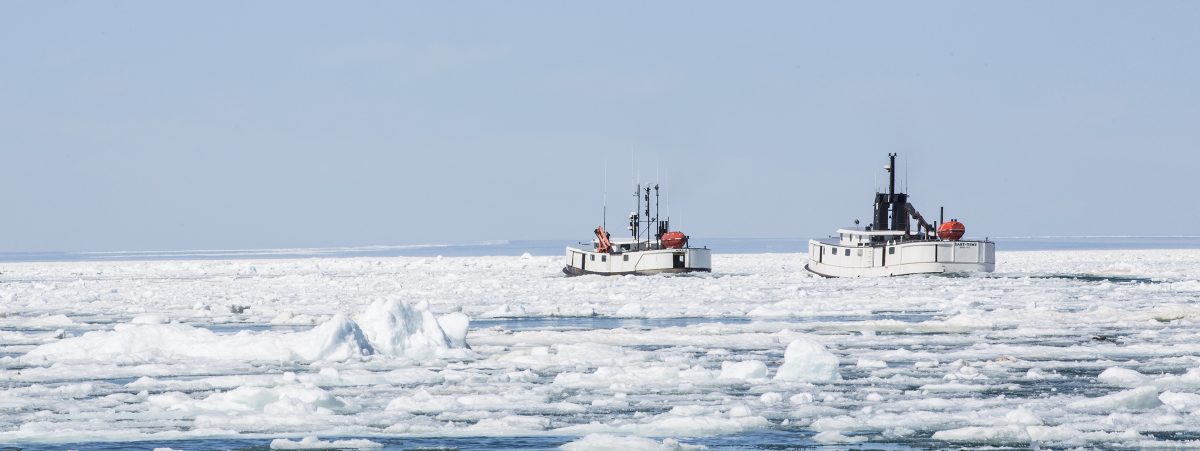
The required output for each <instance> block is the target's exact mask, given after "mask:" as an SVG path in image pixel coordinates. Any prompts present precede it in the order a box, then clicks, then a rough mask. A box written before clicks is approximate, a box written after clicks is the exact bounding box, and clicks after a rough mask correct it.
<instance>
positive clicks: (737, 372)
mask: <svg viewBox="0 0 1200 451" xmlns="http://www.w3.org/2000/svg"><path fill="white" fill-rule="evenodd" d="M766 377H767V364H765V363H762V361H759V360H747V361H744V362H728V361H727V362H721V376H720V378H721V379H737V380H749V379H764V378H766Z"/></svg>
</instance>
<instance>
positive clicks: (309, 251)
mask: <svg viewBox="0 0 1200 451" xmlns="http://www.w3.org/2000/svg"><path fill="white" fill-rule="evenodd" d="M991 239H992V240H993V241H995V242H996V243H997V245H998V251H1000V252H1004V251H1039V250H1042V251H1053V250H1128V249H1200V236H1144V237H1134V236H1044V237H995V238H991ZM692 243H693V244H695V245H698V246H707V247H709V248H712V249H713V250H714V251H715V252H716V253H725V254H766V253H784V254H786V253H803V252H805V251H806V250H807V247H808V240H807V239H802V238H794V239H793V238H787V239H784V238H703V237H697V238H693V240H692ZM578 244H579V243H578V241H571V240H511V241H509V240H496V241H480V242H474V243H459V244H406V245H373V246H346V247H326V248H319V247H316V248H295V249H214V250H169V251H108V252H95V251H89V252H7V253H5V252H0V262H5V263H18V262H81V261H162V260H270V259H301V258H324V257H437V256H445V257H481V256H520V255H522V254H525V253H528V254H530V255H535V256H554V255H561V254H562V253H563V251H564V248H565V247H566V246H572V245H578Z"/></svg>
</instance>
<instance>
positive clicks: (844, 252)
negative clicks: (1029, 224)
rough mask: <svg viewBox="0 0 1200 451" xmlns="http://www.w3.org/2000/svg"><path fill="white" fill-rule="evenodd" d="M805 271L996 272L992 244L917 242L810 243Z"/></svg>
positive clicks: (839, 274)
mask: <svg viewBox="0 0 1200 451" xmlns="http://www.w3.org/2000/svg"><path fill="white" fill-rule="evenodd" d="M808 256H809V257H808V264H806V265H805V266H804V269H806V270H808V271H809V272H811V273H813V274H816V275H819V276H822V277H890V276H905V275H912V274H944V273H971V272H992V271H994V270H995V269H996V245H995V243H992V242H990V241H916V242H907V243H898V244H890V245H879V246H839V245H836V244H831V243H827V242H822V241H818V240H812V241H809V253H808Z"/></svg>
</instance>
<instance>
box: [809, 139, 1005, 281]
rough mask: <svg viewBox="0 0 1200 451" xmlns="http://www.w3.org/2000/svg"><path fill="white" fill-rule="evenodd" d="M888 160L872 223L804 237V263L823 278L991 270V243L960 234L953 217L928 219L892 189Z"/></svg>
mask: <svg viewBox="0 0 1200 451" xmlns="http://www.w3.org/2000/svg"><path fill="white" fill-rule="evenodd" d="M888 159H889V163H888V165H887V166H886V167H885V169H887V172H888V192H887V193H878V192H877V193H875V212H874V215H873V216H872V218H873V222H872V223H871V225H868V226H866V227H849V228H844V229H838V231H837V233H838V235H837V236H832V237H829V238H824V239H814V240H809V242H808V264H807V265H805V267H804V268H805V269H807V270H808V271H810V272H812V273H814V274H817V275H820V276H825V277H879V276H900V275H907V274H935V273H964V272H992V271H994V270H995V269H996V243H993V242H991V241H989V240H987V239H984V240H964V239H962V237H963V235H964V234H965V233H966V226H964V225H963V223H961V222H959V221H958V220H956V219H952V220H950V221H943V220H942V219H943V217H944V216H943V217H939V218H938V225H937V226H936V227H935V226H933V225H931V224H929V222H928V221H926V220H925V218H924V217H923V216H921V213H919V212H918V211H917V209H916V207H913V205H912V204H911V203H909V202H908V194H905V193H897V192H896V169H895V168H896V154H894V153H889V154H888ZM943 211H944V210H943ZM914 221H915V223H916V227H915V229H914V227H913V223H914ZM854 222H855V224H858V221H857V220H855V221H854Z"/></svg>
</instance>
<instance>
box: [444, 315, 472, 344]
mask: <svg viewBox="0 0 1200 451" xmlns="http://www.w3.org/2000/svg"><path fill="white" fill-rule="evenodd" d="M437 322H438V325H439V326H441V327H442V331H443V332H445V333H446V338H449V339H450V344H451V345H453V346H454V347H457V348H466V347H469V346H467V330H468V329H470V328H471V318H470V317H469V316H467V315H466V314H464V313H462V312H450V313H447V314H445V315H442V316H439V317H438V320H437Z"/></svg>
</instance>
